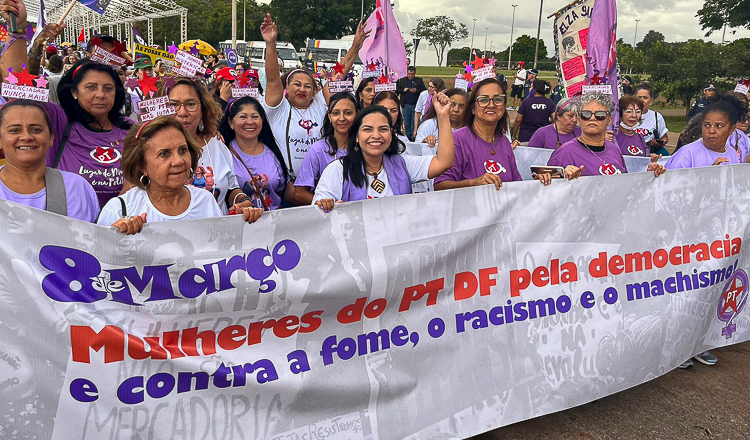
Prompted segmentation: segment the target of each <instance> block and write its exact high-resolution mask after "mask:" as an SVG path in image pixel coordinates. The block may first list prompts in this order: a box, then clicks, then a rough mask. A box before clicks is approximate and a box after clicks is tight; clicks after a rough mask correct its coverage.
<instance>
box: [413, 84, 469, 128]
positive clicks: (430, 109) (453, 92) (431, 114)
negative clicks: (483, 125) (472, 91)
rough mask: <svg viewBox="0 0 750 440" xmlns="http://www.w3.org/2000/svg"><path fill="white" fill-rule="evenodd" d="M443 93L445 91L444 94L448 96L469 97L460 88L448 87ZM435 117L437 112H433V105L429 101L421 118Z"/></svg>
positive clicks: (424, 119)
mask: <svg viewBox="0 0 750 440" xmlns="http://www.w3.org/2000/svg"><path fill="white" fill-rule="evenodd" d="M444 93H445V96H447V97H449V98H450V97H451V96H455V95H461V96H463V97H464V98H466V99H467V100H468V99H469V95H468V93H466V92H465V91H463V90H461V89H448V90H446V91H445V92H444ZM436 117H437V112H435V106H433V105H432V103H430V106H429V107H428V108H427V110H425V112H424V116H423V117H422V120H423V121H426V120H428V119H432V118H436Z"/></svg>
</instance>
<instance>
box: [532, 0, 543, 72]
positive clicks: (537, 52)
mask: <svg viewBox="0 0 750 440" xmlns="http://www.w3.org/2000/svg"><path fill="white" fill-rule="evenodd" d="M543 7H544V0H539V24H538V25H537V26H536V49H535V50H534V68H535V69H536V61H537V60H538V59H539V35H540V34H541V33H542V8H543Z"/></svg>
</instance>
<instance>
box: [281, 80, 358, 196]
mask: <svg viewBox="0 0 750 440" xmlns="http://www.w3.org/2000/svg"><path fill="white" fill-rule="evenodd" d="M357 111H359V107H358V105H357V101H356V100H355V99H354V97H353V96H352V94H351V93H349V92H339V93H335V94H334V95H333V96H331V99H330V101H329V102H328V113H326V118H325V120H324V121H323V130H322V134H323V139H321V140H319V141H318V142H316V143H314V144H312V145H311V146H310V149H309V150H308V151H307V155H306V156H305V160H304V161H303V162H302V168H301V169H300V171H299V175H298V176H297V180H295V181H294V197H295V199H296V200H297V201H298V202H299V203H300V204H305V205H309V204H311V203H312V200H313V196H314V194H313V193H314V192H315V187H316V186H317V185H318V181H319V180H320V175H321V174H322V173H323V170H324V169H325V168H326V167H327V166H328V164H329V163H331V162H333V161H334V160H336V159H338V158H340V157H343V156H346V153H347V151H348V148H349V145H348V140H349V130H351V128H352V123H353V122H354V118H355V117H356V116H357Z"/></svg>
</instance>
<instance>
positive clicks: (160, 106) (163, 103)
mask: <svg viewBox="0 0 750 440" xmlns="http://www.w3.org/2000/svg"><path fill="white" fill-rule="evenodd" d="M168 102H169V97H168V96H160V97H158V98H152V99H144V100H143V101H138V117H139V118H140V120H141V122H147V121H151V120H153V119H156V118H158V117H159V116H167V115H173V114H175V113H176V111H175V108H174V107H173V106H171V105H167V103H168Z"/></svg>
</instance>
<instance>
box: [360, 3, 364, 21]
mask: <svg viewBox="0 0 750 440" xmlns="http://www.w3.org/2000/svg"><path fill="white" fill-rule="evenodd" d="M364 19H365V0H362V12H360V13H359V22H360V23H362V20H364Z"/></svg>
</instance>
